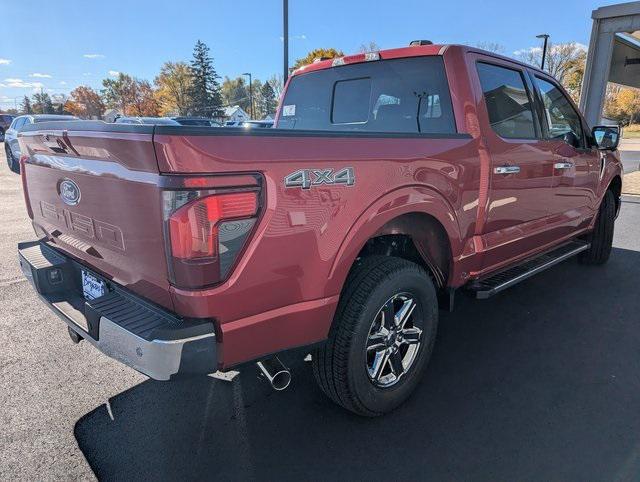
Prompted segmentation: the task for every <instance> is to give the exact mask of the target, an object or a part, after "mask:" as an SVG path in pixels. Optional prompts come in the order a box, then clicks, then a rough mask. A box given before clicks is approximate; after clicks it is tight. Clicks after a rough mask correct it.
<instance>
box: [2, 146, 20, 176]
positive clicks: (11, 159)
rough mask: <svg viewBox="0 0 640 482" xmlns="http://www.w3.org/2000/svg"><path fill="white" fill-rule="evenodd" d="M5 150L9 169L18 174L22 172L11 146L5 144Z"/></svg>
mask: <svg viewBox="0 0 640 482" xmlns="http://www.w3.org/2000/svg"><path fill="white" fill-rule="evenodd" d="M4 151H5V155H6V157H7V165H8V166H9V169H10V170H11V171H13V172H15V173H16V174H20V164H19V163H18V162H17V161H16V159H15V157H13V153H12V152H11V148H10V147H9V146H8V145H6V144H5V146H4Z"/></svg>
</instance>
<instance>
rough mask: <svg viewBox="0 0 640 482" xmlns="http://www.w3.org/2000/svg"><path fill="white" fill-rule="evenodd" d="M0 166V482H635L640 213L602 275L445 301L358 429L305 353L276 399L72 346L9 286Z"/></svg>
mask: <svg viewBox="0 0 640 482" xmlns="http://www.w3.org/2000/svg"><path fill="white" fill-rule="evenodd" d="M0 152H2V146H1V145H0ZM0 161H1V165H0V201H1V202H0V367H1V376H0V424H1V426H2V430H0V479H2V480H48V479H65V480H68V479H92V478H94V477H97V478H99V479H104V480H115V479H132V478H145V479H149V480H169V479H172V480H173V479H181V480H182V479H196V478H207V479H215V480H247V479H267V480H287V479H310V480H363V479H371V480H407V479H420V480H425V479H426V480H443V479H446V480H521V481H522V480H637V479H638V476H639V474H640V417H638V407H640V323H639V321H640V318H639V316H638V313H640V296H638V293H639V291H638V281H639V279H640V276H639V275H640V198H638V200H636V199H635V198H631V197H628V198H625V202H624V204H623V207H622V213H621V215H620V218H619V219H618V222H617V224H616V235H615V241H614V245H615V248H614V250H613V253H612V256H611V260H610V261H609V263H608V264H607V265H605V266H603V267H585V266H581V265H579V264H577V262H575V261H573V260H570V261H568V262H565V263H562V264H560V265H559V266H556V267H555V268H553V269H551V270H549V271H547V272H546V273H543V274H542V275H540V276H537V277H534V278H533V279H531V280H529V281H527V282H525V283H522V284H520V285H518V286H516V287H514V288H512V289H510V290H508V291H506V292H504V293H503V294H501V295H498V296H496V297H495V298H492V299H490V300H487V301H476V300H472V299H469V298H466V297H465V296H459V297H458V300H457V302H458V304H457V307H456V310H455V312H454V313H442V314H441V325H440V330H439V334H438V341H437V343H436V346H435V350H434V354H433V358H432V361H431V363H430V365H429V367H428V369H427V370H426V374H425V377H424V379H423V381H422V383H421V385H420V386H419V388H418V389H417V391H416V393H415V394H414V396H413V397H412V398H411V399H410V400H409V401H408V402H407V403H406V404H405V405H403V406H402V407H400V408H399V409H398V410H397V411H395V412H393V413H391V414H389V415H387V416H385V417H382V418H377V419H363V418H359V417H356V416H353V415H351V414H349V413H347V412H345V411H344V410H342V409H340V408H338V407H337V406H335V405H333V404H332V403H331V402H330V401H329V400H327V399H326V398H325V397H324V396H323V395H322V394H321V392H320V390H319V389H318V388H317V387H316V385H315V382H314V380H313V376H312V373H311V367H310V365H309V364H308V363H305V362H304V361H303V357H304V355H305V352H304V351H299V352H295V353H289V354H287V355H286V356H283V361H285V363H287V364H288V365H289V366H290V367H291V369H292V374H293V382H292V385H291V387H290V388H289V389H288V390H287V391H285V392H279V393H276V392H273V391H272V390H271V389H270V388H268V386H267V384H266V383H264V382H263V381H261V380H259V379H258V376H257V371H256V370H254V369H253V367H251V366H249V367H246V368H245V369H244V370H243V372H242V373H241V375H240V376H239V377H237V378H236V379H235V380H234V381H233V382H231V383H229V382H223V381H220V380H216V379H213V378H209V377H206V378H199V379H194V380H185V381H179V382H171V383H166V382H164V383H163V382H155V381H151V380H148V379H147V378H146V377H144V376H142V375H140V374H138V373H136V372H134V371H133V370H131V369H129V368H126V367H124V366H122V365H120V364H119V363H117V362H115V361H112V360H110V359H108V358H106V357H105V356H103V355H101V354H99V353H98V352H97V351H96V350H95V349H94V348H93V347H92V346H90V345H89V344H87V343H80V344H79V345H73V344H72V343H71V342H70V340H69V337H68V335H67V332H66V328H65V325H64V324H63V323H62V322H61V321H60V320H59V319H57V317H55V316H54V315H53V314H51V313H50V312H49V310H48V309H46V308H45V307H44V306H43V305H42V304H41V302H40V301H39V300H38V298H37V297H36V295H35V294H34V292H33V291H32V289H31V288H30V286H29V285H28V283H27V282H26V281H25V280H24V279H23V277H22V275H21V273H20V270H19V267H18V263H17V260H16V244H17V242H18V241H22V240H29V239H33V238H34V235H33V232H32V230H31V227H30V224H29V222H28V220H27V215H26V212H25V209H24V206H23V199H22V193H21V187H20V181H19V177H18V176H16V175H14V174H12V173H10V172H9V170H8V169H7V167H6V163H5V161H4V159H3V158H2V159H0Z"/></svg>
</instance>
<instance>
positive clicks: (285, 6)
mask: <svg viewBox="0 0 640 482" xmlns="http://www.w3.org/2000/svg"><path fill="white" fill-rule="evenodd" d="M282 41H283V43H284V73H283V76H282V77H283V79H284V80H283V84H284V83H286V82H287V79H288V78H289V0H282Z"/></svg>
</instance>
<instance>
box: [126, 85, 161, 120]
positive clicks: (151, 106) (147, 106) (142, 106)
mask: <svg viewBox="0 0 640 482" xmlns="http://www.w3.org/2000/svg"><path fill="white" fill-rule="evenodd" d="M127 114H128V115H134V116H140V117H157V116H159V115H160V103H159V102H158V98H157V96H156V94H155V92H154V90H153V88H152V87H151V84H150V83H149V81H148V80H138V79H134V83H133V95H132V98H131V107H130V109H129V112H127Z"/></svg>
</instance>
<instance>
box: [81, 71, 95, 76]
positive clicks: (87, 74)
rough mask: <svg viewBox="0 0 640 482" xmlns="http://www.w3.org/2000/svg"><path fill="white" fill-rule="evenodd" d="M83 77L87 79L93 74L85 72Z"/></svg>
mask: <svg viewBox="0 0 640 482" xmlns="http://www.w3.org/2000/svg"><path fill="white" fill-rule="evenodd" d="M82 75H84V76H85V77H90V76H91V75H93V74H92V73H91V72H83V73H82Z"/></svg>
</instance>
